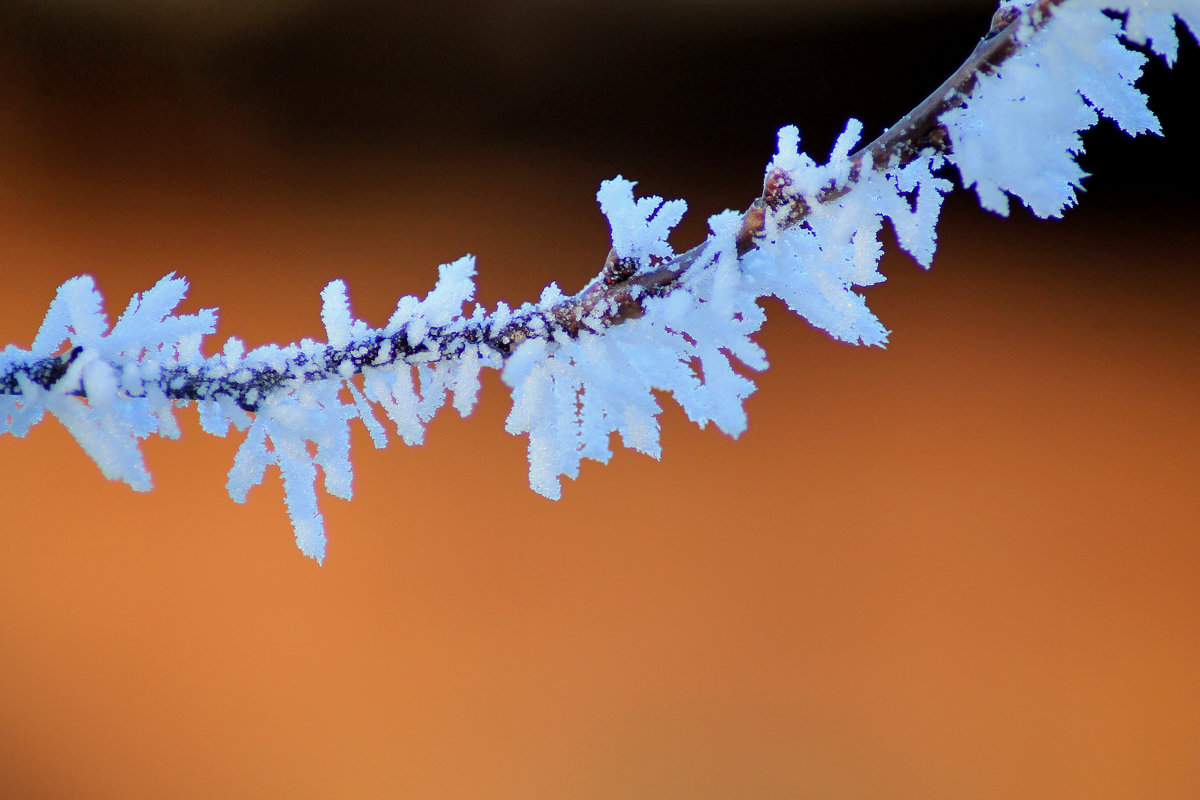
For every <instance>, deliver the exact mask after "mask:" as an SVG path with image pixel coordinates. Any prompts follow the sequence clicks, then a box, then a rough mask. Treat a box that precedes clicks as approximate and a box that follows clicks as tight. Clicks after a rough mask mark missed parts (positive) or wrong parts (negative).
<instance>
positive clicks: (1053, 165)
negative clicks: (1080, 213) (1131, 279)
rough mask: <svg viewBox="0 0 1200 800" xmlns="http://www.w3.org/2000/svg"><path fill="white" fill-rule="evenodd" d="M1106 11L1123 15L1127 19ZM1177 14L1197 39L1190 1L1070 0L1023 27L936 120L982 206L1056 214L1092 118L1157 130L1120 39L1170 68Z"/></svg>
mask: <svg viewBox="0 0 1200 800" xmlns="http://www.w3.org/2000/svg"><path fill="white" fill-rule="evenodd" d="M1106 9H1110V10H1113V11H1117V12H1120V13H1122V14H1125V15H1127V17H1128V19H1127V23H1125V24H1123V22H1122V20H1121V19H1117V18H1114V17H1111V16H1109V15H1107V14H1105V13H1104V12H1105V10H1106ZM1176 16H1178V17H1179V18H1180V19H1182V20H1183V21H1184V22H1185V23H1186V24H1187V25H1188V27H1189V28H1190V29H1191V31H1192V33H1193V35H1200V4H1198V3H1197V2H1195V0H1192V2H1180V1H1179V0H1141V2H1137V3H1124V4H1121V3H1112V2H1100V1H1098V0H1070V2H1065V3H1063V4H1062V5H1060V6H1058V7H1056V8H1055V9H1054V13H1053V15H1052V16H1051V17H1050V19H1049V21H1048V22H1047V23H1046V25H1045V26H1044V27H1042V28H1041V29H1040V30H1036V31H1035V30H1033V29H1026V31H1025V34H1024V35H1025V37H1026V41H1024V42H1023V44H1024V45H1025V46H1023V47H1021V48H1020V49H1019V50H1018V51H1017V52H1015V53H1014V54H1013V55H1012V56H1010V57H1009V58H1008V60H1007V61H1005V62H1004V65H1003V67H1002V68H1001V69H1000V70H998V71H996V72H995V73H992V74H985V75H983V76H981V77H980V80H979V84H978V86H976V87H975V89H974V91H973V92H972V93H971V96H970V97H969V98H968V99H967V100H966V103H965V104H964V105H963V106H962V107H961V108H959V109H956V110H953V111H950V112H947V113H946V114H943V115H942V117H941V120H942V123H943V124H944V125H945V126H946V129H947V131H948V132H949V134H950V141H951V145H952V148H953V149H952V153H951V156H950V160H951V161H952V162H953V163H954V164H955V166H957V167H958V170H959V172H960V173H961V175H962V181H963V185H964V186H968V187H969V186H974V187H975V191H976V193H977V194H978V195H979V202H980V204H981V205H983V207H984V208H986V209H988V210H990V211H994V212H996V213H998V214H1007V213H1008V197H1007V196H1006V195H1007V194H1011V195H1013V196H1015V197H1017V198H1019V199H1020V200H1021V201H1022V202H1024V203H1025V205H1027V206H1028V207H1029V209H1030V210H1031V211H1032V212H1033V213H1034V214H1036V215H1037V216H1039V217H1058V216H1061V215H1062V212H1063V210H1064V209H1065V208H1067V207H1068V206H1071V205H1074V204H1075V195H1076V191H1077V190H1078V188H1079V185H1080V181H1081V180H1082V179H1083V178H1084V177H1085V174H1084V172H1083V170H1082V169H1080V168H1079V165H1078V164H1077V163H1076V161H1075V159H1076V157H1077V156H1078V155H1079V154H1080V153H1081V152H1082V151H1083V142H1082V140H1081V139H1080V137H1079V134H1080V132H1081V131H1084V130H1086V129H1088V128H1090V127H1092V126H1093V125H1095V124H1096V122H1097V121H1098V119H1099V115H1103V116H1105V117H1108V118H1109V119H1111V120H1113V121H1114V122H1116V123H1117V124H1118V125H1119V126H1120V127H1121V128H1122V130H1124V131H1125V132H1126V133H1129V134H1131V135H1134V134H1139V133H1146V132H1151V133H1161V128H1160V126H1159V123H1158V119H1157V118H1156V117H1155V116H1154V114H1153V112H1151V111H1150V109H1149V108H1148V107H1147V105H1146V96H1145V95H1144V94H1142V93H1141V92H1140V91H1138V90H1137V89H1136V88H1135V87H1134V85H1133V84H1134V82H1135V81H1137V79H1138V78H1139V77H1141V74H1142V67H1143V66H1144V64H1145V63H1146V57H1145V56H1143V55H1142V54H1141V53H1138V52H1136V51H1134V50H1130V49H1129V48H1128V47H1126V46H1125V45H1124V44H1123V43H1122V42H1121V41H1120V37H1121V36H1122V35H1125V36H1126V38H1128V39H1129V40H1131V41H1133V42H1135V43H1138V44H1145V45H1148V46H1149V47H1150V48H1151V49H1152V50H1153V51H1154V52H1156V53H1158V54H1159V55H1161V56H1162V57H1163V58H1165V59H1166V60H1167V61H1168V62H1173V61H1174V59H1175V56H1176V52H1177V51H1178V47H1179V42H1178V39H1177V37H1176V36H1175V30H1174V28H1175V17H1176ZM1126 25H1127V32H1126Z"/></svg>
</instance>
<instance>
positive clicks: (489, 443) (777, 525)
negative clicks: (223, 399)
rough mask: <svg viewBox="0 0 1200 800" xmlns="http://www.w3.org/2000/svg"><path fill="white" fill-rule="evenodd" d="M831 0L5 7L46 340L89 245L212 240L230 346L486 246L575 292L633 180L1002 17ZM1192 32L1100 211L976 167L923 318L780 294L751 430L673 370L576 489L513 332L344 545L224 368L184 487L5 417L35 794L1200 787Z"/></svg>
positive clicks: (811, 793) (12, 578) (388, 289)
mask: <svg viewBox="0 0 1200 800" xmlns="http://www.w3.org/2000/svg"><path fill="white" fill-rule="evenodd" d="M429 5H430V6H432V4H429ZM794 5H795V6H796V7H791V5H789V4H784V3H773V2H769V1H768V0H760V1H759V2H745V3H739V4H735V3H721V2H715V1H713V0H710V1H709V2H701V1H700V0H696V1H695V2H684V1H683V0H678V1H677V2H672V3H667V2H662V3H638V4H634V3H628V4H613V3H603V4H601V3H598V2H596V3H587V2H560V3H535V2H525V3H503V4H502V3H483V2H474V1H472V0H453V2H443V3H441V4H440V5H439V7H438V8H439V10H437V11H435V10H432V8H431V7H426V6H425V5H424V4H421V5H418V4H411V5H406V4H399V3H397V4H385V3H372V2H366V1H365V0H350V1H347V0H342V1H341V2H323V1H322V0H307V2H298V3H283V2H280V3H260V4H245V3H242V4H237V3H232V2H230V3H228V4H222V3H215V2H214V3H208V4H202V3H190V4H179V5H174V4H167V3H162V2H158V3H154V2H150V0H144V1H143V2H117V1H116V0H107V2H105V3H101V2H99V0H95V2H90V3H89V2H65V0H43V1H42V2H39V3H32V2H30V3H19V2H4V3H0V269H2V270H3V276H4V281H3V289H2V290H0V327H2V331H3V337H4V341H16V342H19V343H20V344H22V345H23V346H28V343H29V341H30V340H31V339H32V337H33V334H34V332H35V330H36V328H37V325H38V323H39V321H40V319H41V316H42V314H43V313H44V310H45V307H46V305H47V304H48V303H49V301H50V299H51V298H52V297H53V293H54V289H55V287H56V286H57V285H58V284H59V283H60V282H61V281H63V280H64V279H65V278H67V277H70V276H72V275H75V274H77V273H80V272H89V273H91V274H93V275H95V276H96V279H97V281H98V283H99V285H100V287H101V289H102V290H103V291H104V293H105V295H106V297H107V298H108V301H109V305H110V312H111V313H114V314H115V313H117V312H119V311H120V309H121V308H123V306H124V304H125V302H126V299H127V298H128V296H129V294H130V293H131V292H134V291H138V290H142V289H145V288H146V287H148V286H150V285H151V284H152V283H153V282H154V281H155V280H157V279H158V278H159V277H160V276H161V275H162V274H163V273H165V272H167V271H168V270H175V271H177V272H179V273H181V274H183V275H185V276H187V277H188V278H189V279H190V280H191V284H192V292H191V294H190V296H189V298H188V300H187V308H188V309H196V308H199V307H207V306H219V307H220V309H221V322H220V328H219V331H218V337H217V338H215V339H212V340H210V344H209V347H210V349H212V348H215V347H217V346H218V345H219V342H220V341H223V338H224V337H225V336H229V335H237V336H240V337H243V338H244V339H246V340H247V341H248V343H249V344H251V345H257V344H261V343H264V342H267V341H291V340H295V339H297V338H299V337H303V336H321V333H322V329H321V326H320V319H319V298H318V292H319V291H320V289H321V287H322V286H323V285H324V284H325V283H326V282H327V281H329V280H331V279H333V278H335V277H341V278H345V279H346V281H347V283H348V285H349V287H350V291H351V296H352V301H353V303H354V307H355V310H356V312H357V313H358V314H359V316H362V317H364V318H366V319H367V320H370V321H371V322H373V323H375V324H381V323H383V322H384V321H386V319H387V316H388V314H389V313H390V311H391V308H392V306H393V304H394V302H395V298H396V297H397V296H399V295H402V294H407V293H421V294H423V293H424V292H426V291H428V289H429V288H430V286H431V285H432V283H433V279H434V277H435V275H436V272H435V268H436V266H437V264H439V263H442V262H445V261H449V260H452V259H454V258H457V257H458V256H460V255H461V254H463V253H464V252H471V253H475V254H476V255H478V256H479V258H480V276H479V296H480V299H481V300H482V301H483V302H485V303H487V304H488V305H489V306H490V305H494V303H495V302H496V301H498V300H501V299H504V300H507V301H509V302H521V301H523V300H526V299H531V298H534V297H536V295H537V293H538V291H539V290H540V287H541V286H542V285H544V284H545V283H546V282H547V281H549V280H557V281H559V282H560V284H561V285H562V286H563V287H564V288H566V289H567V290H574V289H576V288H578V287H579V286H580V285H582V283H583V282H584V281H585V280H586V279H587V278H588V277H589V276H590V275H592V274H593V273H594V272H595V270H596V269H597V268H598V265H599V263H600V261H601V260H602V259H603V257H604V254H605V253H606V252H607V249H608V244H607V239H606V236H607V230H606V227H605V223H604V220H603V218H602V217H601V215H600V214H599V213H598V211H597V209H596V207H595V203H594V200H593V195H594V192H595V189H596V187H597V185H598V183H599V182H600V181H601V180H603V179H604V178H607V177H611V176H612V175H614V174H616V173H618V172H621V173H623V174H625V175H626V176H627V177H630V178H634V179H637V180H639V181H640V182H641V183H640V188H641V189H642V190H644V191H647V192H653V193H660V194H663V195H665V196H667V197H684V198H687V199H688V201H689V202H690V204H691V209H692V210H691V212H690V213H689V216H688V218H687V221H686V222H685V224H684V226H683V229H682V230H681V231H680V234H679V236H678V237H677V239H676V243H677V246H679V247H681V248H682V247H686V246H690V244H692V243H694V242H696V241H698V240H699V238H700V237H701V235H702V233H703V229H704V220H705V219H706V217H707V216H708V215H709V214H711V213H714V212H716V211H719V210H721V209H723V208H725V207H726V206H736V207H739V208H740V207H744V206H745V205H746V204H747V203H748V202H749V200H750V199H751V198H752V197H753V196H754V195H755V194H756V192H757V187H758V184H759V181H760V178H761V174H762V172H761V171H762V167H763V165H764V164H765V162H766V161H767V159H768V158H769V156H770V154H771V152H772V148H773V133H774V130H775V129H776V128H777V127H778V126H779V125H781V124H783V123H787V122H797V123H799V124H800V125H801V129H802V131H803V133H804V135H805V141H806V143H807V145H808V146H809V147H810V149H811V151H812V152H815V153H817V154H821V155H823V154H824V153H826V152H827V151H828V147H829V145H830V143H831V141H832V138H833V136H834V135H835V134H836V132H837V130H838V129H840V126H841V125H842V123H843V122H844V120H845V118H846V117H847V116H849V115H859V116H861V117H862V118H863V119H864V121H865V122H866V125H867V130H868V132H871V133H873V132H877V131H878V130H880V129H881V128H882V127H884V126H885V125H886V124H888V123H889V122H891V121H893V120H894V119H896V118H898V117H899V116H900V114H902V113H903V112H904V111H905V110H906V109H907V108H909V107H910V106H912V105H914V104H915V103H916V102H918V101H919V100H920V99H921V98H922V97H923V95H924V93H925V92H927V91H929V90H931V89H932V88H933V87H934V86H935V85H936V84H937V83H938V82H939V81H940V80H941V78H942V77H944V76H945V74H947V73H948V72H949V71H950V70H951V69H952V68H953V67H954V66H955V65H956V64H957V63H958V62H959V61H960V60H961V58H962V57H963V56H964V55H965V54H966V53H967V52H968V51H969V50H970V48H971V46H972V44H973V41H974V39H975V37H977V36H978V35H980V34H981V33H982V32H983V31H984V30H985V29H986V26H987V21H988V16H989V14H990V4H989V3H987V2H972V3H965V2H959V3H943V4H940V5H939V4H937V3H926V4H916V3H912V4H899V3H891V4H870V3H859V4H850V3H843V4H842V5H841V10H840V11H839V10H838V8H835V7H834V4H832V3H830V4H824V3H821V4H818V3H808V4H794ZM1198 62H1200V53H1198V52H1197V48H1196V47H1195V45H1194V44H1192V45H1189V46H1187V47H1185V48H1184V51H1183V53H1182V63H1181V64H1180V66H1179V67H1178V68H1177V70H1176V71H1175V72H1174V73H1168V72H1167V71H1166V70H1165V69H1163V68H1161V67H1160V66H1155V67H1154V68H1153V69H1152V71H1151V74H1150V76H1149V84H1148V85H1149V87H1150V89H1151V91H1152V101H1153V105H1154V107H1155V108H1156V110H1158V111H1159V112H1160V114H1161V116H1162V118H1163V121H1164V124H1165V126H1166V130H1167V137H1166V139H1165V140H1162V141H1151V140H1145V141H1140V142H1130V141H1128V140H1126V139H1124V138H1123V137H1121V136H1120V135H1118V134H1116V133H1113V132H1112V131H1110V130H1105V131H1103V132H1102V133H1099V134H1097V135H1093V136H1092V137H1091V139H1090V140H1089V142H1090V144H1089V154H1088V156H1087V158H1086V161H1085V168H1087V169H1089V170H1090V171H1093V172H1095V173H1096V175H1095V177H1094V178H1093V179H1091V180H1089V182H1088V188H1089V191H1088V193H1087V195H1086V196H1085V197H1084V199H1083V204H1082V206H1081V208H1080V209H1078V210H1076V211H1073V212H1070V213H1069V214H1068V215H1067V218H1066V219H1065V220H1064V221H1060V222H1035V221H1032V220H1031V219H1030V218H1029V216H1028V215H1027V214H1026V213H1024V212H1018V213H1014V216H1013V218H1011V219H1008V220H1004V219H1000V218H998V217H994V216H991V215H988V214H986V213H983V212H981V211H980V210H979V209H978V208H977V206H976V204H975V203H974V201H973V198H972V197H971V196H969V195H967V194H965V193H959V194H958V195H956V196H955V199H954V200H952V201H951V202H950V206H949V209H948V211H947V214H946V216H945V217H944V222H943V225H942V228H941V247H940V249H939V251H938V255H937V258H936V261H935V264H934V269H933V270H932V271H931V272H930V273H928V274H926V273H923V272H922V271H921V270H919V269H918V268H916V267H915V266H914V265H913V264H912V263H911V261H910V260H909V259H908V258H907V257H906V256H903V255H900V254H889V255H888V256H887V257H886V258H885V263H884V270H885V272H887V273H888V274H889V275H891V276H892V278H891V280H889V281H888V282H887V283H886V284H883V285H882V286H879V287H876V288H873V289H872V290H871V291H870V296H871V304H872V307H873V308H874V309H875V310H876V312H877V313H878V314H879V315H880V317H881V318H882V319H883V321H884V324H886V325H887V326H888V327H889V328H891V329H892V330H893V331H894V335H893V337H892V344H891V346H890V347H889V348H888V349H887V350H867V349H855V348H852V347H847V346H843V345H839V344H837V343H834V342H832V341H831V340H829V339H828V338H827V337H826V336H824V335H823V334H821V333H819V332H817V331H814V330H812V329H811V328H810V327H808V326H807V325H806V324H805V323H803V322H802V321H800V320H797V319H795V318H793V317H791V316H790V315H788V314H786V313H783V310H782V309H781V308H779V307H773V308H771V309H770V310H771V311H772V312H773V313H772V314H771V319H770V322H769V323H768V325H767V327H766V329H765V330H764V332H763V334H762V336H761V339H760V340H761V341H762V343H763V344H764V345H765V346H766V348H767V350H768V353H769V354H770V357H771V360H772V368H771V369H770V370H769V371H768V372H766V373H764V374H762V375H761V376H760V377H759V381H758V382H759V387H760V390H759V392H758V393H757V394H755V395H754V396H753V397H752V398H751V399H750V401H749V403H748V410H749V414H750V421H751V423H750V428H749V431H748V432H747V433H746V434H745V435H743V436H742V438H741V440H740V441H736V442H735V441H732V440H730V439H728V438H726V437H725V436H723V435H722V434H720V433H719V432H716V431H713V430H707V431H699V430H697V429H695V428H694V427H693V426H691V425H690V424H688V423H687V422H686V420H685V419H684V418H683V415H682V414H681V413H679V411H678V410H677V409H676V408H675V407H674V406H670V405H669V404H668V410H667V412H666V413H665V414H664V415H663V419H662V422H663V428H664V433H663V439H664V449H665V454H664V457H663V460H662V462H661V463H656V462H653V461H651V460H650V459H647V458H645V457H642V456H639V455H637V454H634V453H631V452H628V451H619V452H618V453H617V454H616V456H615V458H614V459H613V463H611V464H610V465H608V466H600V465H596V464H591V463H588V464H585V466H584V468H583V475H582V476H581V479H580V481H579V482H578V483H575V484H571V483H568V484H567V485H566V486H565V499H563V500H562V501H561V502H557V503H554V502H550V501H547V500H544V499H543V498H541V497H538V496H537V495H534V494H533V493H532V492H530V491H529V489H528V488H527V485H526V479H525V468H526V465H525V461H524V448H525V440H524V439H516V438H513V437H510V436H508V435H506V434H505V433H504V432H503V419H504V416H505V414H506V413H507V410H508V398H507V393H506V392H504V391H502V387H501V386H500V385H499V381H498V380H497V379H496V377H495V376H494V375H492V376H489V377H488V378H487V379H486V380H485V385H484V392H483V400H482V403H481V406H480V407H479V408H478V409H477V411H476V412H475V414H474V415H473V416H472V417H471V418H469V419H467V420H465V421H464V420H459V419H458V418H457V416H456V415H455V414H454V413H453V412H452V411H450V410H449V409H446V410H444V411H443V412H442V416H441V417H439V419H437V420H436V421H435V422H434V423H433V424H432V425H431V427H430V429H429V433H428V437H427V444H426V445H424V446H423V447H419V448H406V447H404V446H403V445H402V444H400V443H398V442H395V443H393V444H392V446H391V447H390V448H389V449H388V450H385V451H382V452H376V451H374V450H372V449H371V448H370V443H369V441H368V439H367V437H366V436H365V435H364V434H363V432H362V431H361V429H358V428H357V427H356V430H355V437H354V448H355V451H356V457H355V468H356V473H357V481H356V485H355V493H356V498H355V500H354V501H353V502H351V503H345V502H341V501H337V500H333V499H330V498H323V499H322V506H323V509H324V512H325V515H326V520H327V525H328V532H329V535H330V548H329V558H328V561H327V566H325V567H324V568H318V567H317V566H316V564H314V563H313V562H311V561H309V560H307V559H305V558H303V557H302V556H301V555H300V554H299V553H298V552H297V551H296V550H295V548H294V546H293V544H292V533H291V530H290V528H289V526H288V522H287V518H286V515H285V513H284V509H283V505H282V496H281V495H282V493H281V489H280V486H279V482H278V479H277V475H276V473H275V472H274V471H272V473H271V474H270V475H269V476H268V479H267V481H266V482H265V484H264V485H263V486H261V487H259V488H257V489H255V490H254V491H253V492H252V493H251V496H250V499H249V502H248V503H247V504H246V505H245V506H239V505H236V504H234V503H233V502H231V501H230V500H229V499H228V497H227V496H226V494H225V491H224V482H225V477H224V475H225V472H226V471H227V470H228V468H229V465H230V463H231V461H232V458H233V453H234V451H235V449H236V447H237V444H238V441H237V440H236V439H231V440H222V439H214V438H212V437H209V436H205V435H201V433H200V431H199V428H198V425H197V424H196V422H195V415H194V412H192V411H190V410H188V411H181V412H180V413H179V418H180V421H181V424H182V426H183V429H184V436H183V440H182V441H179V442H166V441H160V440H157V439H156V440H151V441H149V442H148V443H147V444H146V446H145V452H146V456H147V460H148V463H149V466H150V468H151V470H152V472H153V474H154V479H155V485H156V488H155V489H154V491H153V492H150V493H149V494H146V495H139V494H135V493H132V492H130V491H129V490H128V489H127V488H126V487H125V486H123V485H119V484H116V483H111V482H108V481H106V480H104V479H103V478H102V476H101V475H100V473H99V471H98V470H97V469H96V467H95V466H94V465H93V464H92V463H91V462H90V461H89V460H88V459H87V457H86V456H85V455H84V454H83V453H82V451H81V450H80V449H79V448H78V447H77V446H76V445H75V444H74V442H73V441H71V440H70V438H69V436H68V435H67V434H66V433H65V432H64V430H63V429H62V428H61V427H60V426H59V425H57V424H56V423H54V422H52V421H48V422H46V423H44V424H42V425H39V426H38V427H37V428H35V429H34V431H33V432H32V433H31V434H30V435H29V437H28V438H27V439H25V440H18V439H14V438H12V437H5V438H3V439H0V503H2V504H3V514H2V517H0V551H2V552H3V557H2V558H0V797H3V798H21V799H23V798H31V799H32V798H96V799H97V800H101V799H104V798H114V799H115V798H123V799H126V800H127V799H129V798H214V797H231V798H259V797H262V798H268V797H286V798H341V797H346V798H395V797H403V798H421V799H422V800H425V799H426V798H428V799H433V798H497V799H499V798H514V799H515V798H596V800H600V799H601V798H615V797H621V798H722V799H723V798H729V799H730V800H732V799H733V798H913V800H916V799H917V798H920V799H921V800H934V799H936V798H947V800H949V799H950V798H974V799H980V798H1088V799H1089V800H1096V799H1097V798H1113V799H1114V800H1116V799H1118V798H1120V799H1121V800H1132V799H1135V798H1160V799H1162V798H1181V799H1182V798H1188V799H1189V800H1190V799H1192V798H1196V797H1200V757H1198V754H1200V677H1198V675H1200V499H1198V491H1197V490H1198V478H1200V455H1198V446H1200V422H1198V420H1197V408H1198V400H1200V376H1198V374H1197V354H1198V353H1200V323H1198V322H1197V317H1196V307H1197V301H1198V300H1200V279H1198V278H1197V271H1196V265H1197V257H1196V252H1197V250H1198V248H1200V226H1198V225H1197V224H1196V220H1197V213H1196V209H1197V207H1196V201H1195V198H1194V194H1195V193H1194V191H1193V190H1192V189H1191V188H1189V187H1194V186H1195V184H1196V181H1197V178H1198V177H1200V175H1198V171H1197V167H1196V161H1195V157H1194V152H1193V151H1194V129H1191V130H1189V129H1188V128H1187V127H1185V124H1184V118H1185V110H1186V109H1185V106H1186V104H1188V103H1190V102H1192V100H1190V99H1189V98H1194V96H1195V91H1196V86H1197V75H1198V72H1200V70H1198ZM889 247H890V244H889Z"/></svg>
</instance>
